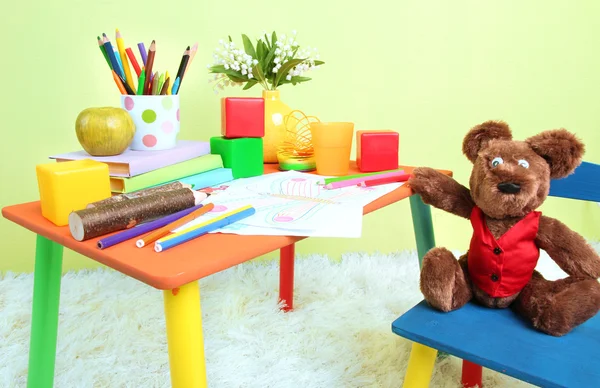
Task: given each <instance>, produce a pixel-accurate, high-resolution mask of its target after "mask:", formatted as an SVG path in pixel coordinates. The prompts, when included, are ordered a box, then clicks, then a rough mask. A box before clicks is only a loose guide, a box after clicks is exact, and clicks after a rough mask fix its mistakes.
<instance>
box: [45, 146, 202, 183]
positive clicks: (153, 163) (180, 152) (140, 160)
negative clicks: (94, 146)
mask: <svg viewBox="0 0 600 388" xmlns="http://www.w3.org/2000/svg"><path fill="white" fill-rule="evenodd" d="M208 154H210V143H208V142H204V141H193V140H179V141H178V142H177V145H176V146H175V148H171V149H170V150H162V151H132V150H130V149H127V150H126V151H125V152H123V153H122V154H120V155H115V156H91V155H90V154H88V153H87V152H85V151H77V152H69V153H66V154H59V155H53V156H50V159H56V161H57V162H67V161H70V160H81V159H92V160H97V161H99V162H103V163H106V164H108V171H109V174H110V175H111V176H116V177H133V176H136V175H141V174H143V173H146V172H149V171H154V170H158V169H159V168H163V167H167V166H170V165H172V164H176V163H181V162H185V161H186V160H190V159H194V158H197V157H199V156H204V155H208Z"/></svg>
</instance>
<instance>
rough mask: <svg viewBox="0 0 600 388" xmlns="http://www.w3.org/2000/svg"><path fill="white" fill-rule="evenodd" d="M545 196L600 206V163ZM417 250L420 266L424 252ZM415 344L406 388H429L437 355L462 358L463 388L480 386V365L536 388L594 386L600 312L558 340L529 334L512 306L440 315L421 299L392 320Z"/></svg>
mask: <svg viewBox="0 0 600 388" xmlns="http://www.w3.org/2000/svg"><path fill="white" fill-rule="evenodd" d="M549 195H550V196H554V197H562V198H571V199H578V200H584V201H594V202H600V165H598V164H593V163H588V162H583V163H582V164H581V165H580V166H579V167H578V168H577V169H576V170H575V172H574V173H573V174H571V175H570V176H568V177H566V178H563V179H558V180H553V181H552V182H551V186H550V194H549ZM433 245H435V242H434V241H431V246H430V247H420V246H418V251H419V262H420V261H421V260H422V257H423V255H424V253H425V248H431V247H433ZM392 331H393V332H394V333H396V334H397V335H399V336H401V337H404V338H407V339H409V340H411V341H413V347H412V351H411V355H410V359H409V362H408V369H407V372H406V375H405V377H404V385H403V386H404V387H409V388H420V387H428V386H429V382H430V379H431V374H432V372H433V368H434V363H435V360H436V357H437V353H438V350H439V351H442V352H446V353H448V354H451V355H454V356H456V357H459V358H462V359H463V379H462V383H463V385H464V386H475V385H476V384H477V385H481V367H482V366H484V367H486V368H489V369H492V370H495V371H498V372H501V373H504V374H506V375H509V376H512V377H515V378H517V379H520V380H523V381H526V382H529V383H531V384H534V385H538V386H542V387H574V388H579V387H582V388H593V387H600V367H599V365H600V314H599V315H596V316H595V317H593V318H591V319H590V320H588V321H587V322H585V323H584V324H582V325H580V326H579V327H577V328H575V329H574V330H573V331H571V332H570V333H569V334H567V335H565V336H563V337H553V336H550V335H547V334H544V333H541V332H538V331H537V330H535V329H533V328H532V327H531V326H530V325H529V324H528V323H527V322H525V321H523V320H522V319H521V318H520V317H519V316H518V315H516V314H515V313H514V312H513V311H512V310H511V309H489V308H485V307H481V306H479V305H477V304H476V303H473V302H471V303H468V304H467V305H465V306H463V307H462V308H460V309H458V310H456V311H453V312H450V313H442V312H439V311H437V310H435V309H433V308H431V307H429V306H428V305H427V303H426V302H425V301H421V302H420V303H419V304H417V305H416V306H414V307H413V308H412V309H411V310H409V311H407V312H406V313H404V314H403V315H402V316H400V317H399V318H398V319H396V320H395V321H394V322H393V323H392Z"/></svg>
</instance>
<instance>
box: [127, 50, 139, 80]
mask: <svg viewBox="0 0 600 388" xmlns="http://www.w3.org/2000/svg"><path fill="white" fill-rule="evenodd" d="M125 52H126V53H127V56H128V57H129V61H130V62H131V66H133V70H135V74H136V75H137V76H138V77H139V76H140V74H141V72H142V69H141V68H140V65H139V63H138V61H137V59H136V58H135V55H134V54H133V51H132V50H131V47H127V48H126V49H125Z"/></svg>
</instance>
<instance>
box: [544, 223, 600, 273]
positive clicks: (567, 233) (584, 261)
mask: <svg viewBox="0 0 600 388" xmlns="http://www.w3.org/2000/svg"><path fill="white" fill-rule="evenodd" d="M536 243H537V245H538V247H539V248H540V249H543V250H544V251H546V253H547V254H548V255H549V256H550V257H551V258H552V260H554V261H555V262H556V264H557V265H558V266H559V267H560V268H561V269H562V270H563V271H565V272H566V273H567V274H569V275H571V276H574V277H587V278H594V279H597V278H599V277H600V256H598V253H597V252H596V251H595V250H594V248H592V246H591V245H590V244H588V243H587V241H586V240H585V239H584V238H583V237H582V236H581V235H580V234H579V233H577V232H574V231H573V230H571V229H570V228H569V227H568V226H566V225H565V224H563V223H562V222H560V221H558V220H556V219H554V218H551V217H546V216H541V217H540V225H539V229H538V235H537V238H536Z"/></svg>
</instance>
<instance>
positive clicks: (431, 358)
mask: <svg viewBox="0 0 600 388" xmlns="http://www.w3.org/2000/svg"><path fill="white" fill-rule="evenodd" d="M436 356H437V350H435V349H432V348H430V347H427V346H425V345H421V344H419V343H417V342H413V345H412V350H411V352H410V358H409V359H408V368H407V370H406V376H404V385H402V387H403V388H427V387H429V382H430V381H431V374H432V373H433V366H434V364H435V359H436Z"/></svg>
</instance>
